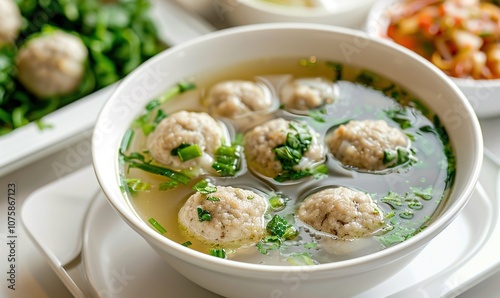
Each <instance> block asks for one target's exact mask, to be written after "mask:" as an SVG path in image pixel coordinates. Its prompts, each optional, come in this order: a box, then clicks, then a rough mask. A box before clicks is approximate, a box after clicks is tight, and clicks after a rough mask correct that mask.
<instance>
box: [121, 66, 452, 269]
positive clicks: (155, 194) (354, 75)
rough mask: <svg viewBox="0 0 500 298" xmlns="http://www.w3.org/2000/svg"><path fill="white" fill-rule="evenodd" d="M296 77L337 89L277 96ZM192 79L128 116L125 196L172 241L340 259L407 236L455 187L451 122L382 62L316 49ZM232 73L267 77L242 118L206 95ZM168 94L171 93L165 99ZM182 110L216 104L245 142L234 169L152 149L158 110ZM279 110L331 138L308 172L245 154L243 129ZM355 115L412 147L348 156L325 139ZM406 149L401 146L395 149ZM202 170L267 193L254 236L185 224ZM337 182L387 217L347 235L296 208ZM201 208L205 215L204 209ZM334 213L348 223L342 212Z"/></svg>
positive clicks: (294, 257)
mask: <svg viewBox="0 0 500 298" xmlns="http://www.w3.org/2000/svg"><path fill="white" fill-rule="evenodd" d="M298 78H323V79H324V81H328V82H330V83H331V84H333V86H334V93H332V94H333V97H334V98H333V99H332V98H329V100H326V101H325V102H323V103H322V104H320V105H319V106H318V107H314V108H308V109H304V110H296V109H291V110H290V109H287V108H286V105H284V104H283V103H282V102H280V99H279V97H280V94H281V90H282V88H284V86H285V84H286V83H287V82H290V81H291V80H294V79H298ZM187 79H189V82H190V83H193V84H194V86H195V88H192V89H191V88H187V89H190V90H183V88H178V87H177V86H170V87H172V89H169V91H168V92H167V94H169V95H166V96H165V97H163V99H162V97H160V100H159V101H156V100H152V102H151V103H150V104H149V105H148V107H146V108H145V110H144V111H143V113H142V114H141V115H140V116H138V117H137V119H136V120H135V121H134V123H133V124H132V125H131V128H130V129H129V131H128V133H127V135H126V136H125V137H124V141H123V144H122V148H121V149H120V150H121V155H120V156H121V158H120V165H121V166H120V178H121V187H122V189H123V193H124V196H125V197H126V198H127V199H128V201H129V203H130V205H131V206H132V208H133V209H134V210H135V211H136V213H137V215H138V216H139V217H140V218H141V219H143V220H144V221H145V222H148V224H149V225H150V226H151V228H152V229H155V230H157V231H158V232H159V233H162V234H163V235H164V236H165V237H168V238H169V239H171V240H172V241H175V242H177V243H179V244H183V245H185V246H188V247H189V248H190V249H194V250H198V251H200V252H203V253H207V254H212V255H214V256H217V257H223V258H227V259H232V260H238V261H243V262H251V263H258V264H269V265H304V264H306V265H312V264H321V263H328V262H336V261H341V260H346V259H350V258H354V257H358V256H362V255H366V254H370V253H373V252H376V251H380V250H383V249H384V248H387V247H390V246H393V245H396V244H398V243H400V242H403V241H405V240H407V239H408V238H410V237H412V236H413V235H415V234H417V233H418V232H419V231H421V230H422V229H424V228H425V227H426V226H427V225H428V224H429V223H430V222H431V221H432V219H433V216H435V215H436V214H438V213H439V208H440V206H441V205H442V204H443V202H444V201H446V199H447V197H448V194H449V192H450V189H451V187H452V184H453V179H454V175H455V160H454V155H453V151H452V148H451V147H450V143H449V140H448V136H447V134H446V131H445V129H444V127H443V126H442V125H441V124H440V122H439V119H438V118H437V116H436V115H435V114H434V113H433V112H432V111H430V110H429V109H428V108H427V107H425V106H424V105H423V104H422V103H421V102H420V101H419V99H418V98H416V97H415V96H413V95H412V94H411V93H409V92H407V91H406V90H405V89H404V88H403V87H402V86H399V85H398V84H397V83H396V82H391V81H389V80H387V79H385V78H383V77H381V76H379V75H377V74H376V73H375V72H372V71H367V70H364V69H359V68H354V67H351V66H349V65H341V64H338V63H335V62H331V61H316V60H315V58H314V57H310V58H307V59H301V58H298V59H269V60H262V61H249V62H247V63H243V64H239V65H234V66H232V67H228V68H223V69H214V70H212V71H211V72H208V73H200V74H198V75H196V76H194V77H192V78H187ZM228 80H248V81H252V82H259V83H261V84H262V85H263V86H265V88H267V89H266V90H268V91H269V92H270V93H269V96H270V97H271V104H270V105H269V107H267V108H265V109H263V110H261V111H259V112H249V113H246V114H245V115H243V116H241V117H237V119H229V118H226V117H220V116H217V115H214V114H213V113H212V110H211V109H209V106H207V104H206V97H207V96H208V93H209V90H210V88H212V87H213V86H214V85H215V84H217V83H219V82H223V81H228ZM189 86H190V87H193V85H189ZM166 87H169V86H166ZM167 89H168V88H167ZM172 90H173V91H172ZM178 93H179V94H178ZM165 99H168V100H166V101H165V102H163V101H164V100H165ZM183 110H185V111H195V112H206V113H209V114H211V116H212V117H213V118H214V119H216V120H217V121H219V122H220V123H221V125H222V126H223V127H225V128H226V134H225V136H224V141H226V142H228V143H230V142H233V144H234V143H235V141H237V142H238V144H239V145H240V147H237V148H239V149H240V150H241V151H240V158H239V159H238V161H239V168H237V170H236V173H235V175H221V174H220V173H217V172H216V171H213V170H210V169H209V170H206V169H205V170H200V169H197V168H196V167H198V166H199V164H203V162H195V163H194V164H195V166H192V167H190V168H189V169H177V168H173V167H169V166H166V165H162V164H161V163H159V162H158V161H157V160H155V159H154V158H153V157H152V156H151V152H149V150H148V147H147V143H148V142H147V140H148V137H150V136H151V135H152V134H153V132H154V130H155V129H156V127H157V125H158V123H159V122H160V119H166V118H168V117H169V115H171V114H173V113H175V112H178V111H183ZM275 118H283V119H286V120H289V121H296V122H297V123H305V124H307V125H308V126H309V127H310V128H311V129H312V130H313V131H315V133H316V136H317V141H318V144H320V146H324V148H325V151H324V154H323V159H322V160H321V161H319V162H317V163H315V164H310V165H309V166H308V168H307V170H306V171H305V172H304V171H302V172H301V171H299V174H300V173H306V174H304V175H302V176H300V177H299V178H291V179H284V181H282V180H280V179H277V177H276V176H269V175H266V174H263V173H261V172H259V171H258V170H255V169H254V168H252V162H251V161H249V160H248V156H247V154H246V152H245V144H244V142H245V139H244V138H241V137H240V136H245V134H246V133H247V132H249V131H250V130H251V129H253V128H254V127H256V126H259V125H262V124H263V123H265V122H266V121H269V120H271V119H275ZM354 120H358V121H363V120H383V121H385V122H386V123H387V124H388V126H390V127H392V128H395V129H397V130H399V131H401V132H402V134H403V135H404V136H406V137H407V139H408V141H409V143H408V144H409V145H408V146H407V148H403V149H402V152H404V154H402V157H401V160H400V161H399V162H396V163H395V162H392V163H391V162H389V163H388V164H389V165H388V166H387V167H386V168H384V169H375V170H374V169H362V168H360V167H357V166H352V165H349V164H344V163H343V162H341V161H340V159H339V158H337V157H336V156H335V155H334V154H333V153H332V152H331V151H330V150H329V149H328V146H327V145H325V142H326V141H325V139H326V137H327V136H328V135H329V134H330V133H332V132H333V131H335V130H336V129H337V128H339V127H340V126H341V125H345V124H347V123H349V122H350V121H354ZM242 139H243V141H242ZM271 150H275V149H274V148H271ZM405 150H406V151H405ZM384 154H385V151H384ZM398 154H399V151H398ZM386 157H387V159H390V158H393V157H390V156H389V154H388V155H387V156H385V155H384V160H385V158H386ZM197 158H201V157H197ZM399 158H400V156H399V155H398V156H397V157H396V159H398V160H399ZM194 160H196V159H194ZM384 162H385V161H384ZM141 164H142V165H144V164H145V165H146V166H141ZM148 166H152V167H153V168H154V169H157V168H155V167H161V168H167V169H168V170H171V171H172V172H174V173H180V174H183V175H184V176H183V177H187V178H185V179H184V178H183V179H184V180H183V179H181V180H182V181H181V182H179V181H176V179H175V177H174V176H172V175H171V174H170V172H168V173H165V172H163V173H161V174H158V173H157V172H155V170H153V171H151V167H148ZM311 169H318V170H317V171H315V170H311ZM152 172H155V173H152ZM294 173H295V172H294ZM172 177H174V178H172ZM201 180H204V181H207V182H208V183H209V184H212V185H214V186H216V187H219V186H232V187H237V188H242V189H245V190H252V191H253V192H255V193H256V194H257V195H260V196H261V197H262V198H264V199H265V200H266V201H267V207H266V212H265V213H264V214H263V215H262V225H263V226H262V232H261V234H259V236H258V237H257V238H256V239H253V240H252V241H241V242H240V241H233V242H230V243H220V242H217V241H207V240H206V239H202V237H198V236H196V235H194V234H193V233H191V232H190V231H189V228H186V227H185V226H183V225H181V224H180V223H179V211H180V210H181V208H182V206H183V205H184V204H185V203H186V201H187V200H188V198H189V197H190V196H192V195H193V194H195V193H196V192H197V191H196V190H194V189H193V187H194V186H195V185H197V184H198V183H199V182H200V181H201ZM340 186H342V187H346V188H349V189H353V190H356V191H360V192H362V193H365V194H367V195H368V196H369V197H370V198H371V199H372V201H373V203H374V204H375V205H376V207H377V208H376V211H375V213H377V212H380V215H381V218H382V220H381V223H380V224H379V226H378V228H376V229H375V230H372V231H371V232H370V233H368V234H363V235H362V236H359V235H358V236H356V235H350V236H348V237H343V236H342V237H341V236H339V234H337V235H335V234H332V233H330V232H328V231H325V230H320V229H317V228H315V226H314V225H312V224H310V223H307V222H304V220H302V219H300V218H298V216H297V210H298V207H299V205H300V204H301V203H302V202H303V201H304V200H305V199H306V198H308V197H309V196H310V195H312V194H314V193H317V192H318V191H320V190H323V189H327V188H334V187H340ZM356 206H357V205H356ZM356 208H357V207H356ZM200 209H201V208H200ZM198 211H199V215H200V218H199V220H200V222H201V221H202V216H201V213H203V212H201V213H200V210H198ZM201 211H203V210H201ZM311 212H312V211H311ZM306 213H307V212H306ZM309 213H310V212H309ZM326 214H327V215H328V216H329V215H332V214H333V213H330V212H327V213H326ZM276 215H278V216H279V218H280V219H282V220H283V221H282V223H283V224H284V225H285V228H287V229H288V230H287V231H288V232H290V231H291V232H290V233H288V234H286V235H279V234H278V235H276V234H273V232H272V231H270V229H269V222H270V221H272V220H273V218H274V217H275V216H276ZM325 217H326V216H325ZM212 220H215V219H214V218H212ZM323 220H324V219H323ZM337 222H340V224H342V225H345V224H347V223H345V222H342V221H341V220H337ZM197 224H199V223H197ZM228 232H230V231H228ZM335 233H336V232H335Z"/></svg>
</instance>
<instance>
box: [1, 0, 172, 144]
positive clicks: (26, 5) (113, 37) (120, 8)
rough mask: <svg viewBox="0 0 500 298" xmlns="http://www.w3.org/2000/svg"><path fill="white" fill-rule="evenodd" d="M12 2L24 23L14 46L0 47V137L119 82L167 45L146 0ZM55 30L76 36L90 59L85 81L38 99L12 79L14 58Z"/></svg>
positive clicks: (14, 74) (32, 0)
mask: <svg viewBox="0 0 500 298" xmlns="http://www.w3.org/2000/svg"><path fill="white" fill-rule="evenodd" d="M16 2H17V4H18V6H19V10H20V12H21V15H22V17H23V18H24V24H25V25H24V26H23V28H22V31H21V33H20V34H19V37H18V38H17V40H16V41H15V45H14V46H5V47H1V48H0V135H3V134H7V133H9V132H11V131H12V130H14V129H17V128H19V127H21V126H23V125H26V124H28V123H30V122H32V121H36V120H39V119H41V118H42V117H44V116H45V115H47V114H49V113H51V112H53V111H55V110H57V109H59V108H61V107H63V106H65V105H67V104H69V103H72V102H74V101H76V100H78V99H80V98H82V97H84V96H85V95H88V94H90V93H93V92H95V91H97V90H99V89H101V88H103V87H106V86H108V85H110V84H112V83H114V82H116V81H118V80H119V79H121V78H123V77H124V76H125V75H127V74H128V73H130V72H131V71H132V70H133V69H135V68H136V67H137V66H138V65H139V64H140V63H142V62H143V61H146V60H147V59H149V58H151V57H152V56H154V55H156V54H157V53H159V52H161V51H162V50H164V49H165V48H166V47H167V46H166V45H165V44H164V43H163V42H162V41H161V40H160V39H159V37H158V32H157V29H156V27H155V25H154V23H153V22H152V20H151V18H150V16H149V9H150V3H149V1H147V0H117V1H100V0H74V1H68V0H43V1H42V0H18V1H16ZM54 30H63V31H66V32H71V33H72V34H74V35H76V36H78V37H80V39H81V40H82V42H83V43H84V45H85V46H86V47H87V50H88V53H89V57H88V61H87V62H86V65H85V75H84V79H83V81H82V82H81V83H80V85H79V87H78V89H77V90H75V91H74V92H73V93H71V94H68V95H65V96H60V97H53V98H49V99H45V100H39V99H38V98H37V97H36V96H35V95H33V94H32V93H30V92H29V91H27V90H26V89H25V88H24V87H23V86H22V85H21V83H20V82H19V81H18V80H17V79H16V70H15V67H14V64H15V63H14V58H15V55H16V53H17V50H18V48H19V47H20V46H21V45H22V44H23V43H24V42H26V41H27V40H29V39H31V38H33V37H34V36H38V35H40V34H45V33H49V32H52V31H54ZM52 125H60V124H57V123H53V124H52ZM41 127H43V128H47V127H50V126H48V125H43V126H41Z"/></svg>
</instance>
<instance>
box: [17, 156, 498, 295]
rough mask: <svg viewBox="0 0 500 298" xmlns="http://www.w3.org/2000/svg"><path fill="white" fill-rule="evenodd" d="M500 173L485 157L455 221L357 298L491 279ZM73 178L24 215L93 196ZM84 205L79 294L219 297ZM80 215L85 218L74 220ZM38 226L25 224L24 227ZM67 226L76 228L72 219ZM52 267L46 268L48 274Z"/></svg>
mask: <svg viewBox="0 0 500 298" xmlns="http://www.w3.org/2000/svg"><path fill="white" fill-rule="evenodd" d="M499 174H500V165H497V164H495V163H494V162H493V161H492V160H491V159H489V158H485V159H484V164H483V168H482V172H481V178H480V184H478V186H477V188H476V191H475V193H474V194H473V197H472V198H471V199H470V201H469V203H468V204H467V206H466V207H465V208H464V210H463V211H462V212H461V213H460V215H459V216H458V217H457V218H456V219H455V221H454V222H453V223H452V224H451V225H450V226H449V227H448V228H446V230H445V231H444V232H443V233H442V234H440V235H439V236H438V237H437V238H435V239H434V240H432V242H431V243H430V244H429V245H428V246H427V247H426V248H425V249H424V250H423V251H422V253H421V254H420V255H419V256H417V258H416V259H415V260H414V261H412V262H411V263H410V264H409V265H408V266H407V267H406V268H405V269H404V270H402V271H401V272H400V273H399V274H397V275H396V276H394V277H392V278H390V279H388V280H386V281H385V282H384V283H382V284H380V285H378V286H377V287H375V288H373V289H371V290H370V291H367V292H365V293H363V294H361V295H359V296H358V298H364V297H388V296H394V297H408V295H410V296H413V295H415V294H418V296H420V297H454V296H457V295H458V294H460V293H462V292H463V291H465V290H467V289H469V288H471V287H472V286H474V285H475V284H477V283H479V282H480V281H482V280H483V279H485V278H487V277H489V276H491V275H492V274H494V273H495V272H496V271H497V270H498V269H499V268H500V266H499V265H500V254H498V253H497V248H498V246H497V244H498V243H500V216H499V215H500V194H499V193H498V191H499V189H498V185H499V182H500V180H499V178H500V176H499ZM72 175H75V176H78V179H71V178H67V179H61V180H58V181H56V182H54V183H53V184H51V185H49V186H46V187H44V188H43V189H41V190H40V191H37V192H35V193H34V194H33V195H32V196H31V197H30V198H28V199H27V201H26V202H25V205H24V206H23V214H30V216H32V217H33V216H35V217H36V216H38V217H39V218H38V219H40V220H41V219H42V218H44V220H47V217H46V216H45V215H44V214H43V212H33V208H38V206H39V205H40V204H39V202H40V201H44V203H45V204H46V206H47V208H45V210H52V211H51V212H53V213H54V210H56V211H57V210H58V212H63V209H62V208H58V206H50V204H51V202H57V201H58V199H57V197H60V198H66V199H68V200H71V198H72V196H71V194H72V193H73V191H74V190H75V189H81V187H82V186H85V187H87V188H92V189H93V186H92V185H89V181H92V180H91V179H89V177H87V178H85V177H86V176H89V175H93V172H92V171H91V170H89V169H88V168H86V169H84V170H81V171H80V172H77V173H75V174H72ZM90 178H92V177H90ZM81 184H85V185H81ZM48 198H51V199H50V200H48ZM87 200H88V203H89V204H90V209H89V211H88V213H87V214H86V219H85V224H84V227H83V234H84V236H83V252H82V255H83V262H81V264H79V266H81V267H82V268H81V269H82V271H83V272H85V274H86V279H88V281H89V283H88V284H87V283H85V284H79V285H78V286H79V287H81V288H82V291H83V292H88V293H92V296H95V297H120V298H127V297H140V296H146V297H153V298H154V297H165V295H168V297H218V296H217V295H215V294H213V293H211V292H208V291H207V290H205V289H203V288H201V287H199V286H197V285H195V284H193V283H192V282H191V281H189V280H188V279H186V278H185V277H183V276H181V275H180V274H178V273H177V272H176V271H175V270H174V269H172V268H171V267H170V266H169V265H168V264H167V263H166V262H164V261H163V260H162V259H161V258H160V257H159V255H157V254H156V253H155V252H154V250H153V249H152V248H151V247H150V246H149V245H148V244H147V243H146V241H145V240H144V239H142V238H141V237H140V236H138V234H136V233H135V232H134V231H133V230H132V229H131V228H130V227H129V226H128V225H127V224H126V223H125V222H124V221H122V220H121V219H120V218H119V216H118V215H117V213H115V212H114V211H113V210H112V208H111V207H110V205H109V204H108V202H107V201H106V199H105V197H104V194H102V193H101V192H99V193H98V195H97V196H94V195H92V194H91V193H89V194H88V196H87ZM92 200H93V201H92ZM51 207H53V208H51ZM38 210H40V209H38ZM66 210H67V209H66ZM81 214H84V213H80V215H78V216H82V215H81ZM75 216H76V215H75ZM54 218H57V216H55V217H54ZM36 220H37V218H30V222H36ZM73 220H74V221H79V219H78V218H74V219H73ZM46 225H47V227H48V228H49V229H48V230H47V229H45V231H50V226H51V225H57V222H54V223H51V222H50V221H48V222H46ZM27 228H28V229H29V228H30V227H29V226H28V227H27ZM76 228H80V227H76ZM36 233H44V230H40V229H39V230H32V231H30V234H31V236H32V240H33V241H34V242H37V241H39V239H44V238H45V237H44V235H37V234H36ZM37 244H38V247H45V248H46V249H47V247H48V246H47V245H45V244H44V243H37ZM49 254H50V252H49ZM50 261H51V260H50V259H49V262H50ZM57 266H59V265H58V264H52V267H53V268H54V267H57ZM63 282H65V284H66V285H67V286H74V285H68V284H67V281H65V280H63ZM353 286H354V285H353Z"/></svg>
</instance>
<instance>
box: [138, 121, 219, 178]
mask: <svg viewBox="0 0 500 298" xmlns="http://www.w3.org/2000/svg"><path fill="white" fill-rule="evenodd" d="M224 137H225V135H224V131H223V129H222V127H221V124H219V123H218V122H217V121H216V120H215V119H214V118H212V117H211V116H210V115H208V114H206V113H203V112H199V113H198V112H187V111H180V112H176V113H173V114H171V115H170V116H168V117H167V118H165V119H163V120H162V121H161V122H160V124H158V126H157V127H156V129H155V131H154V132H153V133H152V134H151V135H149V137H148V140H147V148H148V150H149V153H150V154H151V156H152V157H153V158H154V159H155V160H156V161H157V162H159V163H161V164H163V165H166V166H169V167H172V168H174V169H180V170H188V169H196V168H201V169H209V168H210V167H211V165H212V162H213V156H214V153H215V151H216V150H217V148H219V147H220V146H221V144H222V139H223V138H224ZM191 145H196V146H198V148H199V150H200V151H201V152H200V154H201V156H199V157H196V158H192V159H189V160H182V158H181V157H180V156H179V154H177V153H178V150H179V149H182V148H183V147H186V146H191ZM176 152H177V153H176Z"/></svg>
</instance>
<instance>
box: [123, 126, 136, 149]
mask: <svg viewBox="0 0 500 298" xmlns="http://www.w3.org/2000/svg"><path fill="white" fill-rule="evenodd" d="M133 138H134V130H133V129H130V128H129V129H127V131H126V132H125V135H124V136H123V139H122V142H121V145H120V152H125V151H127V150H128V148H129V147H130V143H131V142H132V139H133Z"/></svg>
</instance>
